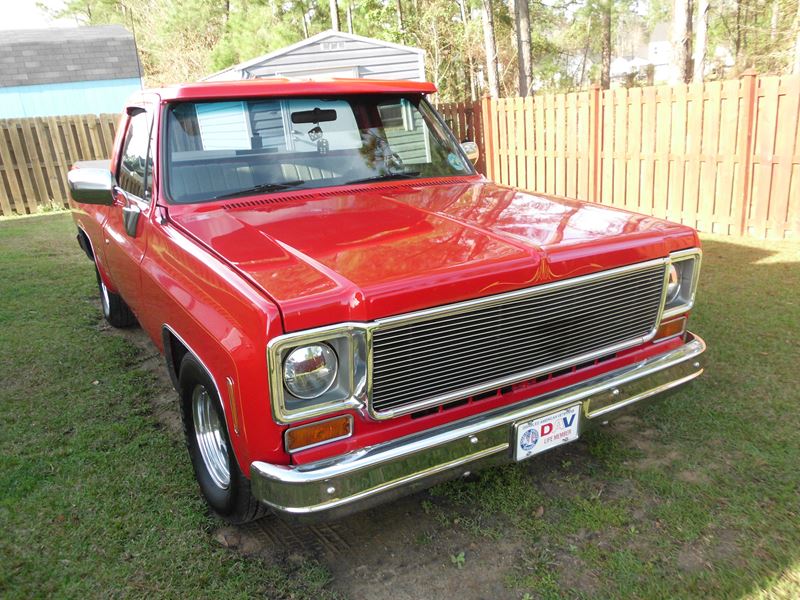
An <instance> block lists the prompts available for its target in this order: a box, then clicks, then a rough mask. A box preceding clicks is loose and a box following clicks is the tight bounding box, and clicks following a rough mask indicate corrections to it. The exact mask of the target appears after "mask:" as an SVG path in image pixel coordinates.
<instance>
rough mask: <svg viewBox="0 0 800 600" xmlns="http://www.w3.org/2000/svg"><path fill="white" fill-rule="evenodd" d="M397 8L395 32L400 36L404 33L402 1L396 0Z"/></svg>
mask: <svg viewBox="0 0 800 600" xmlns="http://www.w3.org/2000/svg"><path fill="white" fill-rule="evenodd" d="M396 6H397V30H398V31H399V32H400V34H401V35H402V34H403V33H405V31H406V30H405V26H404V25H403V0H396Z"/></svg>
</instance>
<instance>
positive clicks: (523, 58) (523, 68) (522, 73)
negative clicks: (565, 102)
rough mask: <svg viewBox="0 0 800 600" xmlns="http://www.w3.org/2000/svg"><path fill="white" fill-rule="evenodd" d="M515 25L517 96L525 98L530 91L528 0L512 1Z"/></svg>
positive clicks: (529, 20) (529, 21)
mask: <svg viewBox="0 0 800 600" xmlns="http://www.w3.org/2000/svg"><path fill="white" fill-rule="evenodd" d="M514 5H515V6H514V16H515V20H516V24H517V65H518V67H519V95H520V96H527V95H528V94H529V93H530V90H531V76H532V71H533V69H532V68H531V15H530V7H529V6H528V0H514Z"/></svg>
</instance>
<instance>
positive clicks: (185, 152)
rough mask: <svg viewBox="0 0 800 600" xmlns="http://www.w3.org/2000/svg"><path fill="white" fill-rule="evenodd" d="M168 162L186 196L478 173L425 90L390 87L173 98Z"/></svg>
mask: <svg viewBox="0 0 800 600" xmlns="http://www.w3.org/2000/svg"><path fill="white" fill-rule="evenodd" d="M166 167H167V168H166V176H167V177H166V186H167V190H168V194H169V197H170V198H171V200H172V201H173V202H176V203H188V202H199V201H204V200H215V199H221V198H234V197H241V196H246V195H249V194H256V193H264V192H273V191H280V190H287V189H307V188H318V187H326V186H333V185H346V184H352V183H362V182H366V181H381V180H390V179H413V178H423V177H447V176H453V175H471V174H474V170H473V168H472V165H471V164H469V162H468V161H467V159H466V157H465V156H464V154H463V152H462V151H461V149H460V148H459V146H458V144H457V142H456V140H455V139H454V138H453V135H452V133H451V132H450V131H449V130H448V129H447V128H446V127H444V126H443V125H442V124H441V122H440V121H439V119H438V118H436V115H435V113H434V112H433V109H432V108H431V107H430V105H428V103H427V102H426V101H425V100H423V99H422V98H421V97H419V96H403V97H399V96H386V95H359V96H352V97H350V96H337V97H334V98H287V99H281V98H258V99H243V100H225V101H223V102H181V103H176V104H172V105H170V106H169V108H168V109H167V144H166Z"/></svg>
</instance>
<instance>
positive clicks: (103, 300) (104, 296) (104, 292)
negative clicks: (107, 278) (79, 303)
mask: <svg viewBox="0 0 800 600" xmlns="http://www.w3.org/2000/svg"><path fill="white" fill-rule="evenodd" d="M100 304H102V305H103V314H104V315H108V314H109V313H110V312H111V309H110V308H109V306H111V301H110V300H109V299H108V288H107V287H106V284H105V283H103V280H102V279H101V280H100Z"/></svg>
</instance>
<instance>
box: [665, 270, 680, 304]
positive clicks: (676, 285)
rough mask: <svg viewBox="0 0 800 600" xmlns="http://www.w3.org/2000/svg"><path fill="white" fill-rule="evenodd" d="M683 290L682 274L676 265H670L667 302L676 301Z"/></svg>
mask: <svg viewBox="0 0 800 600" xmlns="http://www.w3.org/2000/svg"><path fill="white" fill-rule="evenodd" d="M680 291H681V276H680V273H678V269H676V268H675V265H670V266H669V275H668V276H667V304H669V303H670V302H674V301H675V299H676V298H677V297H678V294H679V293H680Z"/></svg>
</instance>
